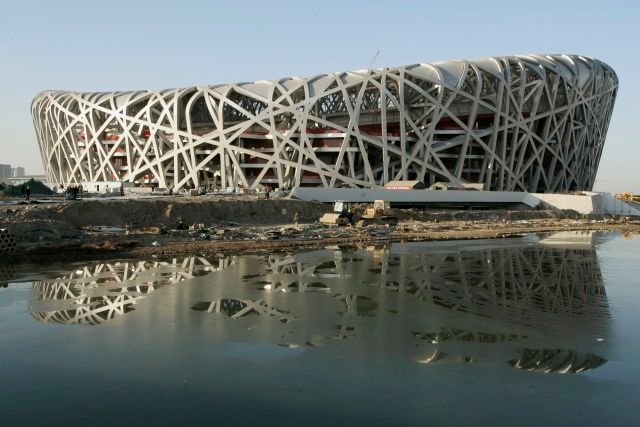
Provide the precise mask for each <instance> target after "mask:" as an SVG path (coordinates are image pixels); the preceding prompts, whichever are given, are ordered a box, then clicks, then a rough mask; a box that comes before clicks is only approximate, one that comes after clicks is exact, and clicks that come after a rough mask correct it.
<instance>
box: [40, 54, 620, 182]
mask: <svg viewBox="0 0 640 427" xmlns="http://www.w3.org/2000/svg"><path fill="white" fill-rule="evenodd" d="M617 89H618V79H617V77H616V74H615V72H614V71H613V70H612V69H611V68H610V67H609V66H608V65H606V64H604V63H603V62H601V61H598V60H596V59H593V58H589V57H585V56H576V55H522V56H504V57H490V58H483V59H479V60H473V61H467V60H463V61H445V62H437V63H434V64H414V65H408V66H402V67H393V68H380V69H368V70H361V71H353V72H340V73H333V74H321V75H318V76H315V77H311V78H307V79H305V78H299V77H293V78H283V79H280V80H274V81H257V82H253V83H236V84H225V85H217V86H198V87H187V88H180V89H166V90H160V91H135V92H104V93H81V92H68V91H46V92H42V93H41V94H39V95H38V96H37V97H36V98H35V99H34V101H33V104H32V113H33V119H34V124H35V129H36V133H37V137H38V141H39V144H40V150H41V154H42V158H43V163H44V166H45V170H46V174H47V177H48V179H49V181H50V182H51V183H54V184H57V185H62V186H65V185H69V184H74V183H76V184H81V183H83V182H113V181H116V182H117V181H123V182H133V183H136V184H137V185H146V186H154V187H162V188H174V189H180V188H190V187H199V186H205V187H227V186H237V187H247V188H255V187H259V186H263V185H272V186H278V187H295V186H323V187H339V186H349V187H369V188H376V187H379V186H382V185H384V184H385V183H387V182H389V181H392V180H420V181H423V182H424V183H425V184H427V185H431V184H433V183H434V182H437V181H450V182H454V183H463V182H472V183H481V184H483V188H484V189H485V190H499V191H530V192H561V191H570V190H590V189H591V188H592V187H593V183H594V180H595V175H596V171H597V167H598V162H599V159H600V156H601V153H602V148H603V144H604V141H605V136H606V132H607V128H608V125H609V121H610V118H611V113H612V109H613V104H614V101H615V96H616V93H617Z"/></svg>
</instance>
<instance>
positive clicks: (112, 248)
mask: <svg viewBox="0 0 640 427" xmlns="http://www.w3.org/2000/svg"><path fill="white" fill-rule="evenodd" d="M562 231H585V232H586V231H609V232H610V231H618V232H621V233H622V234H626V233H630V234H640V223H630V224H602V223H596V224H572V225H570V224H562V225H555V226H539V227H535V226H534V227H531V226H528V227H523V226H519V227H518V226H507V227H504V228H495V229H484V230H478V229H470V228H469V229H459V230H446V231H425V232H402V231H390V232H389V234H387V235H384V236H376V235H358V236H344V237H321V238H314V239H291V240H257V241H256V240H224V241H195V242H193V241H192V242H185V241H179V242H173V243H169V244H166V245H163V246H147V245H144V246H143V245H140V244H139V243H142V242H137V241H136V240H134V239H128V240H125V241H122V242H117V241H116V239H106V240H105V241H104V242H103V243H102V244H96V243H90V244H83V245H77V244H70V245H62V246H55V247H54V246H44V247H39V248H37V249H34V250H31V251H27V252H22V253H14V254H10V255H7V256H5V257H3V259H2V260H0V265H2V264H6V263H10V264H14V265H15V264H28V263H35V262H37V263H58V262H81V261H86V262H91V261H99V260H105V259H116V258H121V259H148V258H154V257H170V256H186V255H199V256H209V255H214V254H219V253H220V252H226V253H230V254H237V253H242V254H251V253H261V252H265V251H274V252H275V251H278V252H280V251H286V250H289V249H313V248H322V247H326V246H343V245H344V246H356V245H360V246H362V245H383V244H391V243H399V242H401V243H405V242H429V241H450V240H488V239H499V238H505V239H506V238H513V237H517V236H523V235H528V234H541V233H554V232H562Z"/></svg>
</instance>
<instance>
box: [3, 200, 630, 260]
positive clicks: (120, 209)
mask: <svg viewBox="0 0 640 427" xmlns="http://www.w3.org/2000/svg"><path fill="white" fill-rule="evenodd" d="M365 207H366V205H361V206H357V207H356V209H357V210H359V211H362V210H364V208H365ZM330 210H331V206H329V205H323V204H320V203H315V202H303V201H295V200H259V199H256V198H255V197H253V198H241V197H233V198H224V197H216V198H210V197H196V198H186V197H182V198H178V197H174V198H171V197H166V198H158V199H116V200H104V199H93V200H84V201H76V202H65V203H50V204H35V205H14V206H3V207H0V228H6V229H8V230H9V231H10V232H11V233H13V235H14V236H15V237H16V240H17V242H18V246H17V250H16V252H14V253H13V254H10V255H5V256H3V257H2V260H0V262H4V263H12V262H23V261H37V262H41V261H42V262H47V261H64V260H89V259H104V258H116V257H122V258H131V257H149V256H152V255H174V254H175V255H178V254H189V253H213V252H219V251H242V252H247V251H253V250H280V249H287V248H299V247H313V246H323V245H334V244H355V243H358V244H376V243H381V242H393V241H412V240H449V239H481V238H495V237H506V236H509V235H513V234H521V233H531V232H552V231H562V230H567V231H569V230H621V231H623V232H630V233H634V232H637V231H638V230H640V221H633V220H631V219H629V218H610V217H585V216H582V215H578V214H576V213H575V212H566V211H565V212H559V211H552V210H531V209H530V210H514V211H511V210H484V211H469V210H465V211H454V210H424V209H403V210H400V209H393V210H392V211H391V212H390V213H391V214H393V215H395V216H397V217H398V219H399V224H398V226H397V227H386V226H379V225H378V226H375V225H373V226H368V227H364V228H357V227H351V226H349V227H329V226H323V225H320V224H318V223H317V220H318V218H319V217H320V216H321V215H322V214H323V213H325V212H328V211H330ZM294 218H295V219H297V223H294ZM179 220H182V221H183V222H184V223H185V224H187V225H192V226H194V227H193V229H192V230H175V228H176V224H177V222H178V221H179ZM95 226H106V227H107V228H97V229H96V228H95ZM108 227H111V228H108Z"/></svg>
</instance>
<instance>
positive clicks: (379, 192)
mask: <svg viewBox="0 0 640 427" xmlns="http://www.w3.org/2000/svg"><path fill="white" fill-rule="evenodd" d="M291 198H294V199H300V200H306V201H318V202H322V203H333V202H335V201H337V200H343V201H348V202H354V203H373V201H374V200H385V201H388V202H389V203H391V204H392V205H395V206H401V205H424V206H451V207H455V206H458V207H460V206H472V207H478V208H480V207H502V206H509V205H519V204H523V205H527V206H529V207H536V206H538V205H540V204H541V203H542V202H544V203H545V204H547V205H549V206H551V207H553V208H556V209H571V210H574V211H576V212H578V213H581V214H585V215H588V214H595V215H624V216H640V210H638V209H636V208H635V207H633V206H631V205H629V204H628V203H625V202H623V201H621V200H618V199H616V198H615V197H614V196H613V195H611V194H609V193H595V192H585V193H583V195H573V194H546V193H535V194H530V193H526V192H518V191H441V190H387V189H383V188H319V187H295V188H294V189H293V190H292V191H291Z"/></svg>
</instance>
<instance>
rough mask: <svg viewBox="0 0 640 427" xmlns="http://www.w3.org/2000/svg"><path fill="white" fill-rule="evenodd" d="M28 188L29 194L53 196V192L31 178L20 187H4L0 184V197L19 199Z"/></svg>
mask: <svg viewBox="0 0 640 427" xmlns="http://www.w3.org/2000/svg"><path fill="white" fill-rule="evenodd" d="M27 187H29V189H30V190H31V194H34V195H35V194H38V195H44V196H50V195H52V194H53V190H51V189H50V188H49V187H47V186H46V185H44V184H43V183H42V182H40V181H36V180H35V179H33V178H31V179H30V180H29V181H27V182H25V183H24V184H20V185H5V184H0V195H1V196H10V197H20V196H23V195H24V190H25V189H26V188H27Z"/></svg>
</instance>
